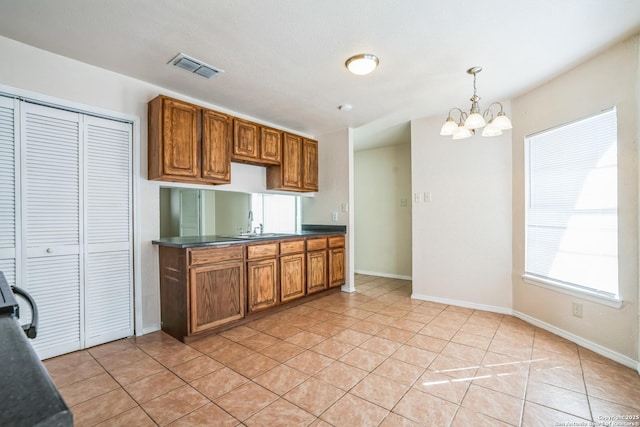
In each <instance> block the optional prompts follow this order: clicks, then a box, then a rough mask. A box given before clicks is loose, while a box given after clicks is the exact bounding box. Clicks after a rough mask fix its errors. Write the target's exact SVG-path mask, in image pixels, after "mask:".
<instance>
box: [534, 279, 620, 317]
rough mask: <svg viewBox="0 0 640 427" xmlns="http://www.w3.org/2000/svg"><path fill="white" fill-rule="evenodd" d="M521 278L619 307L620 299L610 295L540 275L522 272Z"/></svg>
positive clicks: (561, 291)
mask: <svg viewBox="0 0 640 427" xmlns="http://www.w3.org/2000/svg"><path fill="white" fill-rule="evenodd" d="M522 280H523V281H524V282H525V283H528V284H530V285H535V286H540V287H541V288H545V289H550V290H552V291H556V292H560V293H563V294H566V295H571V296H574V297H577V298H582V299H585V300H587V301H591V302H595V303H598V304H603V305H606V306H609V307H613V308H617V309H619V308H621V307H622V300H621V299H619V298H616V297H610V296H608V295H605V294H602V293H599V292H595V291H588V290H586V289H582V288H577V287H574V286H570V285H567V284H565V283H561V282H556V281H553V280H546V279H543V278H541V277H537V276H532V275H529V274H523V275H522Z"/></svg>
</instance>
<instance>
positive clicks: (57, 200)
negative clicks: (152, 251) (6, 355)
mask: <svg viewBox="0 0 640 427" xmlns="http://www.w3.org/2000/svg"><path fill="white" fill-rule="evenodd" d="M21 107H22V112H21V140H22V152H21V157H22V180H23V181H22V212H23V215H22V220H23V223H22V240H23V245H24V246H23V248H24V251H23V260H24V267H23V268H24V270H23V271H24V276H23V278H24V281H23V285H24V287H25V288H26V289H27V291H28V292H29V293H31V295H32V296H33V297H34V299H35V301H36V303H37V305H38V310H39V315H40V321H39V330H38V337H37V338H36V339H35V340H33V341H32V344H33V346H34V348H35V350H36V352H37V353H38V355H39V356H40V358H43V359H44V358H48V357H52V356H56V355H59V354H62V353H67V352H70V351H74V350H77V349H79V348H80V347H81V336H82V330H81V328H82V323H81V319H82V313H81V304H80V301H81V300H82V283H81V280H82V279H81V278H82V276H83V271H82V263H81V253H80V248H81V243H82V235H81V230H82V229H81V219H80V218H81V216H82V200H81V198H80V196H81V194H82V192H81V190H82V189H81V182H82V181H81V179H80V173H79V172H80V166H79V165H80V162H79V161H80V158H81V154H82V153H81V145H80V143H79V141H80V138H81V134H80V132H81V127H80V119H81V117H80V115H79V114H77V113H72V112H69V111H63V110H57V109H53V108H49V107H44V106H40V105H33V104H29V103H22V105H21Z"/></svg>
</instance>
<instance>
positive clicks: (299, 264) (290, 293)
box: [280, 239, 306, 302]
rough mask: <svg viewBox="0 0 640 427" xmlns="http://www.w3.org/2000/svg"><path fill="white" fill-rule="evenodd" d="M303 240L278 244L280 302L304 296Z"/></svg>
mask: <svg viewBox="0 0 640 427" xmlns="http://www.w3.org/2000/svg"><path fill="white" fill-rule="evenodd" d="M305 265H306V264H305V254H304V240H302V239H301V240H287V241H283V242H281V243H280V301H282V302H287V301H293V300H295V299H298V298H300V297H303V296H304V295H305V294H306V289H305V271H306V268H305Z"/></svg>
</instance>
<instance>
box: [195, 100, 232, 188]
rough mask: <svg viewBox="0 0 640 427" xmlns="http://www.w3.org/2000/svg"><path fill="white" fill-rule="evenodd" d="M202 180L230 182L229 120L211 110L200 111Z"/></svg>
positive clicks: (219, 182)
mask: <svg viewBox="0 0 640 427" xmlns="http://www.w3.org/2000/svg"><path fill="white" fill-rule="evenodd" d="M202 178H203V179H204V180H206V181H208V182H211V183H214V184H229V183H230V182H231V119H230V118H229V116H227V115H224V114H220V113H217V112H215V111H211V110H203V111H202Z"/></svg>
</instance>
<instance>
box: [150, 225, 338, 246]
mask: <svg viewBox="0 0 640 427" xmlns="http://www.w3.org/2000/svg"><path fill="white" fill-rule="evenodd" d="M346 232H347V227H346V226H344V225H303V226H302V230H301V231H299V232H297V233H265V234H264V235H262V236H256V237H252V238H239V237H233V236H229V235H219V236H218V235H215V236H189V237H163V238H161V239H157V240H153V241H152V243H153V244H154V245H158V246H169V247H172V248H182V249H184V248H199V247H206V246H220V245H233V244H241V243H251V242H264V241H268V240H284V239H296V238H301V237H313V236H326V235H331V234H336V235H340V234H346Z"/></svg>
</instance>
